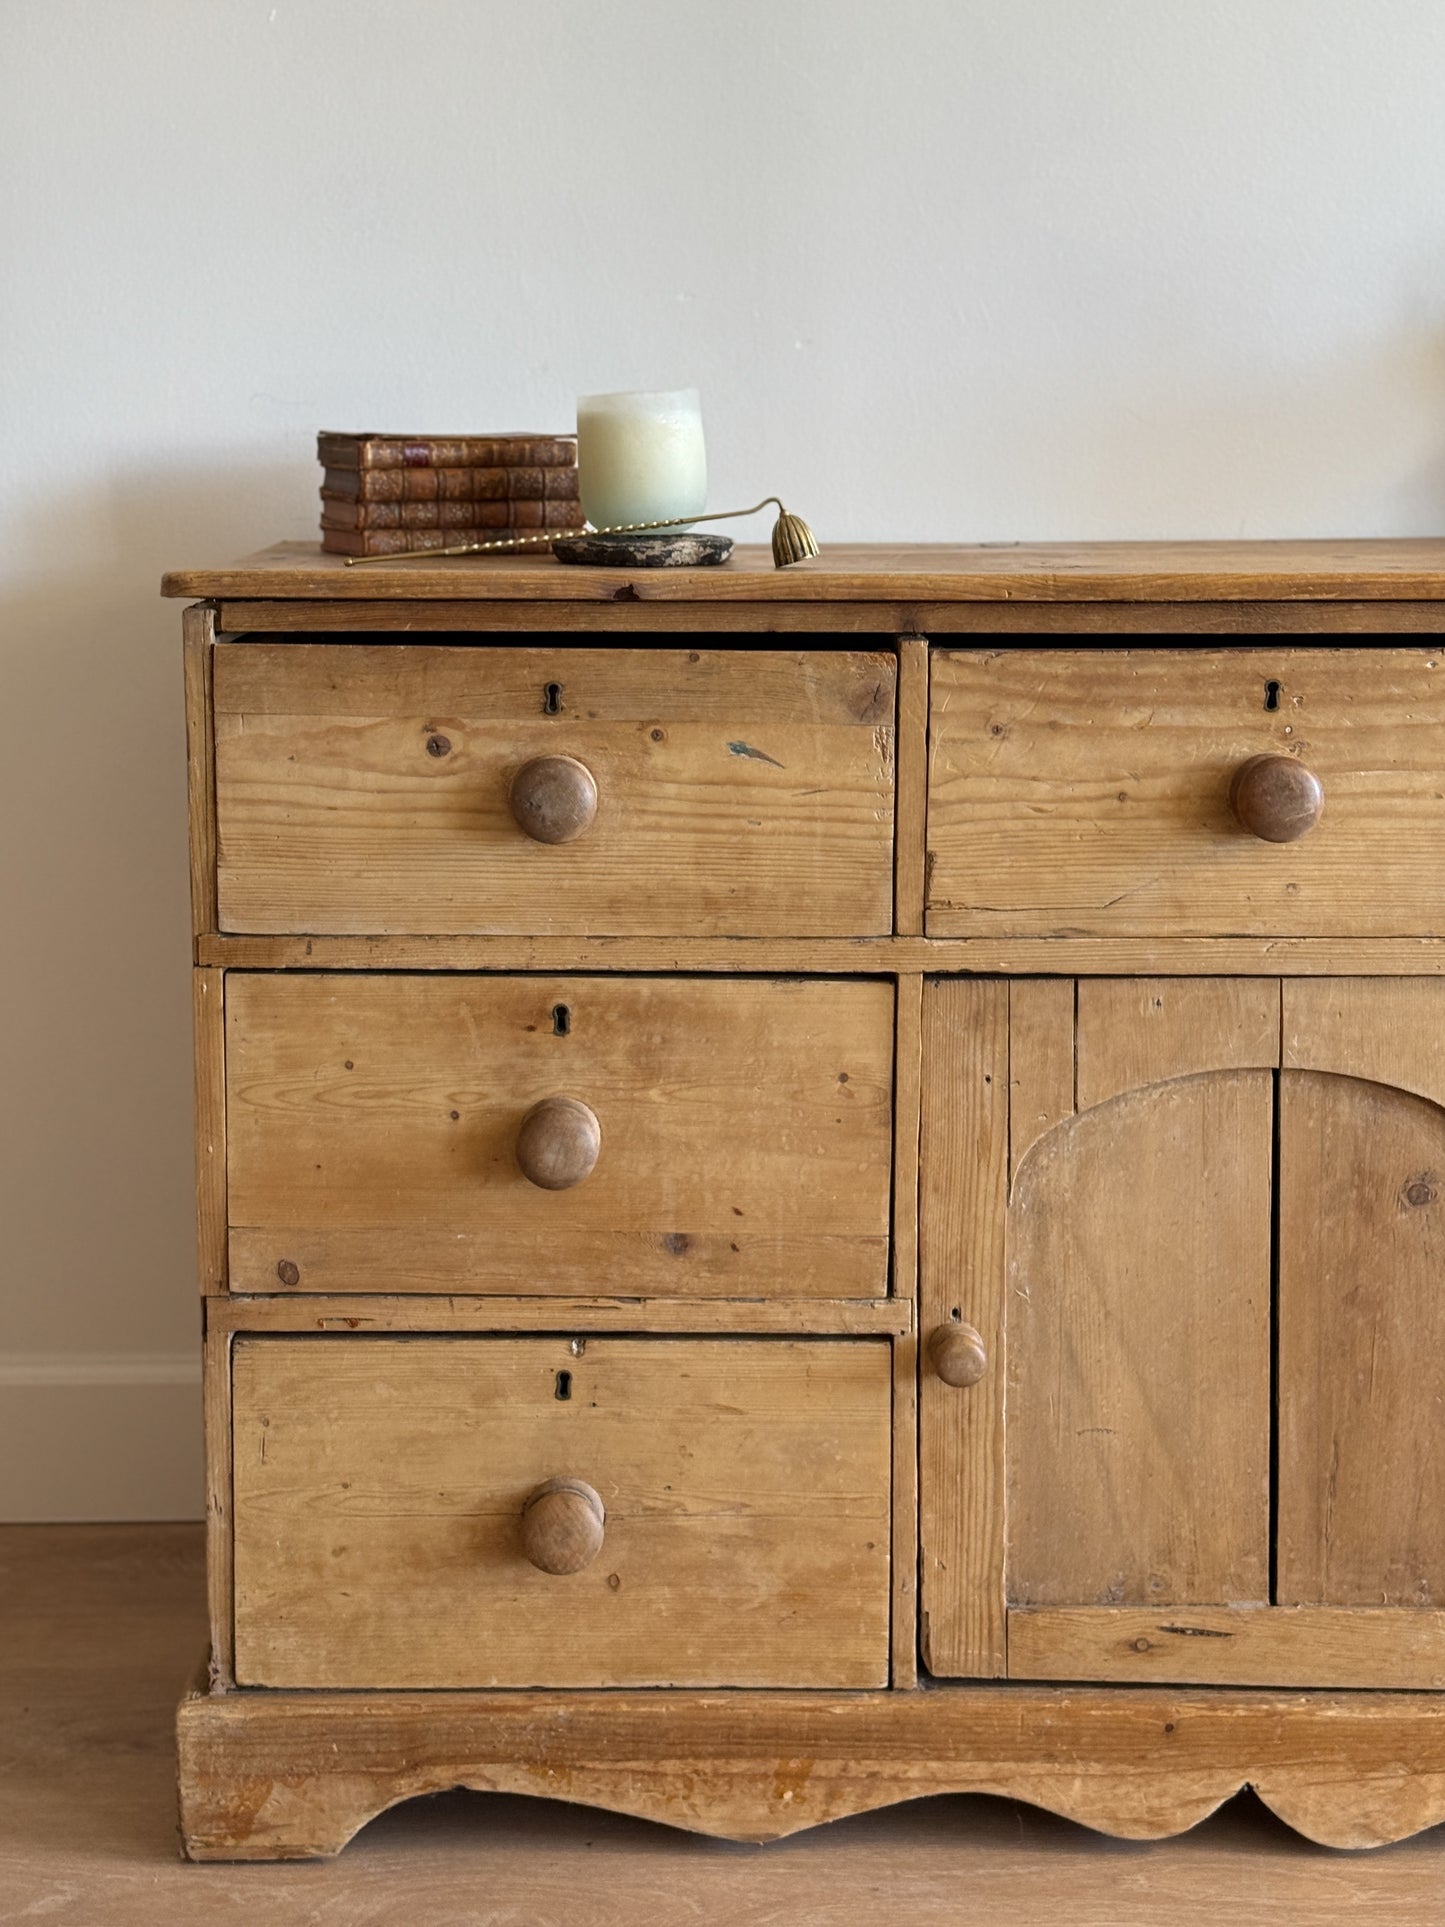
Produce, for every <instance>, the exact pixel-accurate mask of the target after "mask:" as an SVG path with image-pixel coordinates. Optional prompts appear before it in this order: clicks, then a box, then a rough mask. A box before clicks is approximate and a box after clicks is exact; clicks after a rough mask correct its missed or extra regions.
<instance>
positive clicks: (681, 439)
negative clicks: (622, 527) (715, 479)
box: [577, 388, 707, 533]
mask: <svg viewBox="0 0 1445 1927" xmlns="http://www.w3.org/2000/svg"><path fill="white" fill-rule="evenodd" d="M577 482H578V486H579V488H580V489H581V492H582V512H583V514H584V515H585V516H586V517H587V519H588V521H589V522H590V523H591V524H592V526H593V528H596V529H600V528H606V527H608V526H609V525H610V524H612V523H616V522H662V521H668V522H671V521H673V520H674V518H675V519H676V522H677V525H678V527H685V526H686V525H687V523H688V522H689V521H690V520H691V519H692V518H693V517H694V516H698V515H701V514H702V512H703V510H704V509H705V508H706V507H707V453H706V450H705V449H704V447H703V439H702V408H701V405H700V403H699V401H698V394H697V390H696V389H695V388H677V389H672V390H659V391H657V392H654V393H651V394H633V395H582V396H580V397H579V398H578V402H577ZM659 533H661V531H659Z"/></svg>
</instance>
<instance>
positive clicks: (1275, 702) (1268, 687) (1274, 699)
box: [1264, 680, 1279, 710]
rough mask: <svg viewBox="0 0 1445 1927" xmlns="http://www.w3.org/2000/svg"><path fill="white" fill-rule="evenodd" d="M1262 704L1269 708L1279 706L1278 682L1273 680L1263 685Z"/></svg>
mask: <svg viewBox="0 0 1445 1927" xmlns="http://www.w3.org/2000/svg"><path fill="white" fill-rule="evenodd" d="M1264 706H1265V708H1266V709H1270V710H1274V709H1278V708H1279V684H1278V683H1277V682H1275V681H1273V680H1271V681H1269V682H1267V683H1266V684H1265V686H1264Z"/></svg>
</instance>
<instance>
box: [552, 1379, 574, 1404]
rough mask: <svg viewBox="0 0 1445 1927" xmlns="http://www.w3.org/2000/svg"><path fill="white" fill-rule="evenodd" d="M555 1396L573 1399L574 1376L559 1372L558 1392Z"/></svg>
mask: <svg viewBox="0 0 1445 1927" xmlns="http://www.w3.org/2000/svg"><path fill="white" fill-rule="evenodd" d="M553 1396H554V1397H555V1398H562V1399H567V1398H571V1396H572V1374H571V1373H570V1372H558V1374H557V1390H556V1392H555V1393H554V1394H553Z"/></svg>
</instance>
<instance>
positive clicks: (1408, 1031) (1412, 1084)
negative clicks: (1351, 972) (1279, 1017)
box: [1281, 978, 1445, 1104]
mask: <svg viewBox="0 0 1445 1927" xmlns="http://www.w3.org/2000/svg"><path fill="white" fill-rule="evenodd" d="M1283 997H1284V1004H1283V1009H1284V1025H1283V1028H1284V1043H1283V1056H1282V1060H1281V1061H1282V1063H1283V1065H1284V1068H1285V1069H1286V1070H1298V1071H1332V1072H1334V1073H1335V1074H1336V1075H1337V1076H1340V1077H1359V1078H1367V1079H1369V1080H1370V1081H1371V1082H1372V1083H1376V1084H1390V1085H1393V1086H1394V1087H1395V1089H1396V1090H1401V1091H1413V1092H1414V1093H1415V1095H1416V1096H1417V1097H1427V1098H1429V1099H1430V1100H1431V1102H1432V1103H1435V1104H1445V986H1441V985H1439V984H1434V983H1430V982H1428V981H1421V982H1418V983H1417V982H1411V981H1409V980H1401V981H1399V982H1396V983H1367V982H1354V981H1351V980H1350V979H1349V978H1344V979H1336V980H1335V981H1333V982H1324V983H1308V984H1298V983H1287V984H1286V985H1285V986H1284V993H1283Z"/></svg>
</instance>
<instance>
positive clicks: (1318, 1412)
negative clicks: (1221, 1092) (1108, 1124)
mask: <svg viewBox="0 0 1445 1927" xmlns="http://www.w3.org/2000/svg"><path fill="white" fill-rule="evenodd" d="M1429 988H1431V989H1432V990H1437V991H1438V990H1439V989H1440V988H1441V987H1440V986H1436V985H1431V986H1429ZM1390 990H1391V986H1389V985H1384V984H1382V985H1380V986H1378V991H1377V994H1378V996H1379V999H1380V1002H1379V1006H1378V1008H1376V1009H1374V1010H1373V1011H1372V1013H1371V1015H1370V1017H1369V1018H1368V1020H1367V1021H1368V1022H1370V1023H1371V1024H1379V1025H1382V1026H1388V1025H1389V1024H1390V1023H1391V1021H1392V1016H1391V1009H1390V1003H1391V999H1390ZM1411 1001H1414V999H1413V997H1412V999H1411ZM1435 1001H1436V1002H1437V1004H1438V1003H1439V1001H1440V1000H1439V998H1438V997H1437V999H1436V1000H1435ZM1441 1014H1442V1015H1445V1012H1442V1013H1441ZM1280 1083H1281V1090H1280V1129H1281V1136H1280V1207H1279V1208H1280V1284H1279V1407H1280V1418H1279V1427H1280V1448H1279V1458H1280V1465H1279V1514H1278V1516H1279V1525H1278V1532H1279V1550H1278V1561H1277V1564H1278V1581H1277V1584H1278V1598H1279V1601H1280V1603H1281V1604H1282V1605H1291V1606H1293V1605H1300V1606H1361V1607H1364V1606H1377V1607H1378V1606H1415V1607H1429V1606H1438V1605H1441V1604H1442V1603H1445V1517H1442V1512H1441V1503H1440V1495H1441V1492H1442V1491H1445V1292H1442V1290H1441V1278H1442V1269H1445V1112H1442V1110H1441V1109H1440V1108H1439V1106H1438V1105H1436V1104H1434V1103H1431V1102H1430V1101H1429V1100H1427V1099H1425V1098H1422V1097H1416V1096H1413V1095H1411V1094H1409V1093H1407V1092H1405V1091H1401V1090H1398V1089H1394V1088H1391V1087H1390V1086H1389V1085H1386V1084H1382V1083H1374V1082H1367V1081H1363V1080H1360V1079H1356V1078H1353V1077H1343V1076H1331V1075H1327V1074H1325V1073H1323V1072H1319V1071H1286V1072H1284V1074H1283V1076H1282V1078H1281V1080H1280Z"/></svg>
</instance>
